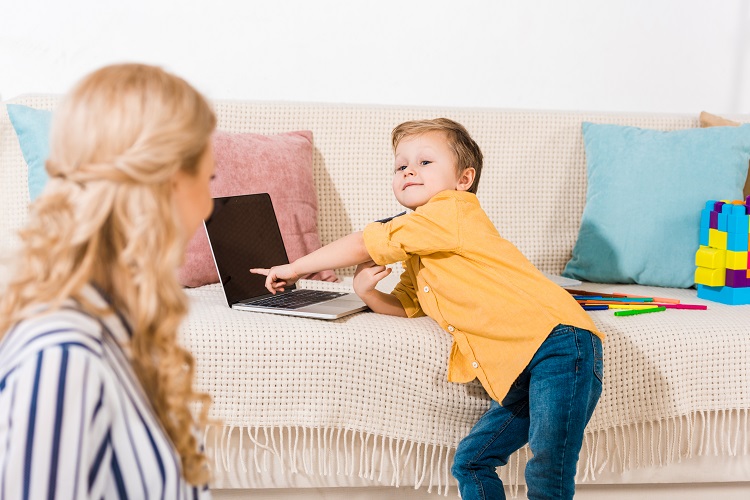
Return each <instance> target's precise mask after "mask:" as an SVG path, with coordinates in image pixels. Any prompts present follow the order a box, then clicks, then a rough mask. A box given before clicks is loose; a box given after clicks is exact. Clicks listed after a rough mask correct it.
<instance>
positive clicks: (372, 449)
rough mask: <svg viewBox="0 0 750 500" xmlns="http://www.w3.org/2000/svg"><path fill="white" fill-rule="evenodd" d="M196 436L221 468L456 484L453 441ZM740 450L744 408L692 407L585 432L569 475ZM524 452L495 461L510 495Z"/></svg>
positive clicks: (280, 432) (748, 440)
mask: <svg viewBox="0 0 750 500" xmlns="http://www.w3.org/2000/svg"><path fill="white" fill-rule="evenodd" d="M235 435H237V437H236V438H235ZM204 442H205V443H206V445H207V448H208V453H209V457H210V458H211V459H213V467H214V470H224V471H225V472H228V471H230V470H231V469H232V468H234V467H236V468H238V469H240V470H242V472H243V473H248V472H250V473H252V472H251V471H253V470H254V471H255V473H256V474H265V473H267V472H268V471H269V462H270V464H271V467H276V468H280V469H281V470H282V471H284V472H288V473H291V474H298V473H302V472H304V474H307V475H314V474H315V475H320V476H331V475H346V476H358V477H360V478H363V479H367V480H370V481H377V482H378V483H380V484H388V485H391V486H396V487H399V486H402V485H403V482H404V478H405V477H408V478H410V479H413V481H414V488H415V489H418V488H421V487H423V486H425V487H426V488H427V491H428V492H432V491H433V489H434V490H436V492H437V493H438V494H442V495H444V496H447V495H448V491H449V490H450V487H451V485H455V484H456V483H455V480H454V479H453V477H452V476H451V473H450V467H451V464H452V461H453V453H454V452H455V448H454V447H451V446H445V445H431V444H425V443H419V442H415V441H410V440H407V439H400V438H393V437H388V436H385V435H377V434H373V433H370V432H365V431H356V430H351V429H341V428H308V427H292V426H286V427H278V428H269V427H237V426H212V425H209V426H207V427H206V429H205V432H204ZM211 443H213V446H211ZM211 448H213V449H211ZM748 453H750V410H749V409H739V410H717V411H696V412H694V413H691V414H689V415H686V416H683V417H671V418H667V419H661V420H653V421H649V422H640V423H634V424H630V425H619V426H615V427H612V428H609V429H602V430H596V431H589V432H587V433H586V434H585V436H584V441H583V446H582V447H581V453H580V459H579V462H578V470H577V474H576V480H577V481H578V482H584V483H585V482H592V481H596V477H597V475H599V474H601V473H602V472H603V471H604V470H605V469H606V468H609V470H610V471H611V472H616V473H622V472H624V471H627V470H632V469H638V468H641V467H649V466H665V465H669V464H673V463H679V462H681V461H682V460H683V459H686V458H691V457H693V456H703V455H712V456H718V455H728V456H737V455H747V454H748ZM529 458H530V452H529V448H528V447H524V448H523V449H522V450H519V451H518V452H516V453H514V454H513V455H512V456H511V457H510V459H509V460H508V464H507V465H506V466H505V467H502V468H501V469H498V472H499V474H500V478H501V479H502V480H503V482H504V483H505V484H506V485H507V486H509V487H510V489H511V495H512V496H513V497H516V496H517V494H518V489H519V485H520V484H522V481H521V478H522V474H523V470H524V468H525V466H526V462H528V460H529ZM388 471H390V475H389V477H388V476H387V472H388Z"/></svg>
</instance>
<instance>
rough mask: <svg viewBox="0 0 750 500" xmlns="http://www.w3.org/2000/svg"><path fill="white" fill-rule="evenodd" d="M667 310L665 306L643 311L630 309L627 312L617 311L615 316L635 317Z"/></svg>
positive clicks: (647, 308) (648, 308)
mask: <svg viewBox="0 0 750 500" xmlns="http://www.w3.org/2000/svg"><path fill="white" fill-rule="evenodd" d="M666 309H667V308H666V307H664V306H659V307H644V308H643V309H628V310H627V311H615V316H633V315H635V314H646V313H655V312H659V311H665V310H666Z"/></svg>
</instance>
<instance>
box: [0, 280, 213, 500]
mask: <svg viewBox="0 0 750 500" xmlns="http://www.w3.org/2000/svg"><path fill="white" fill-rule="evenodd" d="M86 296H87V298H89V299H90V301H91V302H93V303H94V304H96V305H100V306H105V305H106V302H104V300H103V298H102V297H101V296H100V295H99V294H98V293H97V292H96V291H95V290H94V289H93V288H91V287H87V288H86ZM128 339H129V333H128V326H127V325H126V324H125V323H124V322H123V321H122V320H121V319H120V318H119V317H118V316H117V315H115V314H112V315H110V316H108V317H106V318H104V319H103V320H99V319H98V318H95V317H92V316H90V315H88V314H87V313H86V312H84V311H82V310H81V309H79V308H78V306H77V305H76V304H75V303H73V302H72V301H71V302H68V303H66V305H65V306H64V307H63V308H62V309H61V310H59V311H56V312H53V313H51V314H48V315H43V316H35V317H32V318H30V319H27V320H24V321H22V322H21V323H19V324H18V325H16V327H15V328H13V329H12V330H11V331H10V332H8V333H7V334H6V335H5V336H4V337H3V339H2V341H0V443H1V444H0V447H1V448H0V498H3V499H16V498H65V499H89V498H91V499H97V500H99V499H102V498H103V499H115V498H117V499H121V498H144V499H152V498H170V499H185V500H187V499H201V500H204V499H208V498H210V491H208V488H207V487H205V486H204V487H197V488H196V487H193V486H191V485H189V484H187V483H186V481H185V480H184V478H183V477H182V472H181V471H182V466H181V462H180V457H179V455H178V454H177V452H176V450H175V449H174V447H173V445H172V442H171V441H170V440H169V438H168V437H167V435H166V433H165V432H164V431H163V428H162V427H161V423H160V422H159V420H158V418H157V417H156V415H155V414H154V413H153V411H152V410H151V405H150V402H149V401H148V399H147V398H146V395H145V393H144V392H143V389H142V387H141V385H140V383H139V382H138V379H137V377H136V375H135V373H134V372H133V370H132V368H131V365H130V362H129V361H128V358H127V354H126V352H125V351H124V350H123V348H122V346H123V345H126V344H127V342H128Z"/></svg>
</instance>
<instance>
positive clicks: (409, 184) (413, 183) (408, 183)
mask: <svg viewBox="0 0 750 500" xmlns="http://www.w3.org/2000/svg"><path fill="white" fill-rule="evenodd" d="M420 185H421V184H418V183H416V182H407V183H406V184H404V186H403V187H402V188H401V190H402V191H403V190H405V189H406V188H408V187H411V186H420Z"/></svg>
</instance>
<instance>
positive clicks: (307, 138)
mask: <svg viewBox="0 0 750 500" xmlns="http://www.w3.org/2000/svg"><path fill="white" fill-rule="evenodd" d="M213 146H214V154H215V157H216V178H215V179H214V180H213V181H212V185H211V194H212V195H213V196H215V197H218V196H234V195H238V194H249V193H269V194H270V195H271V201H272V202H273V207H274V210H275V212H276V217H277V219H278V221H279V228H280V230H281V236H282V238H283V240H284V246H285V247H286V251H287V255H288V257H289V260H290V261H293V260H295V259H297V258H299V257H301V256H303V255H305V254H307V253H310V252H312V251H313V250H316V249H318V248H320V238H319V236H318V223H317V216H318V199H317V195H316V191H315V185H314V183H313V172H312V151H313V146H312V132H310V131H299V132H288V133H283V134H277V135H270V136H266V135H260V134H253V133H244V134H234V133H228V132H222V131H217V132H216V133H215V134H214V138H213ZM178 276H179V279H180V283H182V284H183V285H184V286H190V287H196V286H202V285H205V284H209V283H217V282H218V281H219V276H218V274H217V273H216V267H215V266H214V261H213V257H212V256H211V249H210V247H209V244H208V239H207V238H206V234H205V231H204V230H203V228H202V227H201V228H199V230H198V231H197V232H196V234H195V235H194V236H193V237H192V239H191V240H190V242H189V243H188V246H187V250H186V254H185V263H184V264H183V266H182V267H181V268H180V270H179V273H178ZM310 278H312V279H320V280H325V281H336V280H337V277H336V275H335V274H334V273H333V271H330V270H329V271H324V272H322V273H318V274H316V275H313V276H311V277H310Z"/></svg>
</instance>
